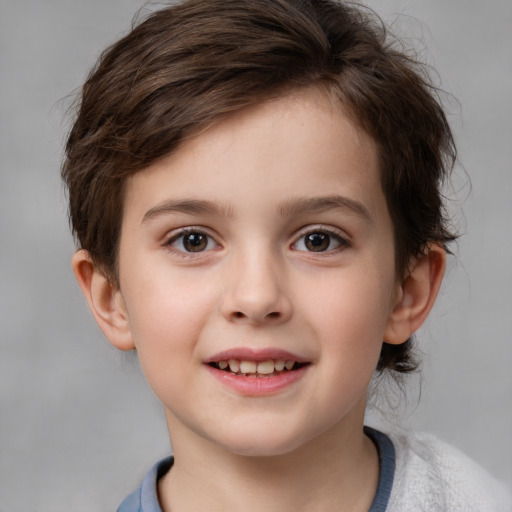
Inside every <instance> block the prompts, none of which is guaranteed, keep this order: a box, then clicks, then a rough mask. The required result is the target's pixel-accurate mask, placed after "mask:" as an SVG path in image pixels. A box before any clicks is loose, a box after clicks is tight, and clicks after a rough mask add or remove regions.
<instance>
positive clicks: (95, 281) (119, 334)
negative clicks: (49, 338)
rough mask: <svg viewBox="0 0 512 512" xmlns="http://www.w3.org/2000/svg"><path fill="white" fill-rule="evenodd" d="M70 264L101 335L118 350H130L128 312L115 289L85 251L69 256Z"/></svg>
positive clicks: (116, 288)
mask: <svg viewBox="0 0 512 512" xmlns="http://www.w3.org/2000/svg"><path fill="white" fill-rule="evenodd" d="M71 265H72V267H73V272H74V274H75V277H76V279H77V281H78V284H79V285H80V288H81V289H82V292H83V294H84V295H85V298H86V300H87V303H88V304H89V308H90V309H91V312H92V314H93V316H94V318H95V320H96V322H97V323H98V326H99V327H100V329H101V330H102V331H103V334H104V335H105V336H106V337H107V339H108V340H109V341H110V343H112V345H114V347H117V348H118V349H120V350H132V349H134V348H135V343H134V341H133V336H132V333H131V329H130V323H129V321H128V314H127V311H126V306H125V304H124V301H123V297H122V296H121V292H120V290H119V288H118V287H116V286H114V285H113V284H112V283H111V282H110V280H109V279H108V278H107V277H106V276H105V274H104V273H103V272H102V271H101V270H100V269H98V268H97V267H96V266H95V265H94V263H93V262H92V259H91V257H90V255H89V253H88V252H87V251H85V250H79V251H77V252H76V253H75V254H74V255H73V258H72V260H71Z"/></svg>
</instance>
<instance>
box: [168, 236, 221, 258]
mask: <svg viewBox="0 0 512 512" xmlns="http://www.w3.org/2000/svg"><path fill="white" fill-rule="evenodd" d="M166 245H168V246H170V247H172V248H173V249H176V250H177V251H179V252H188V253H191V252H204V251H210V250H211V249H214V248H215V247H216V243H215V240H213V238H212V237H211V236H208V235H207V234H206V233H202V232H201V231H182V232H181V233H178V234H177V235H175V236H174V237H172V238H171V239H170V240H169V242H167V244H166Z"/></svg>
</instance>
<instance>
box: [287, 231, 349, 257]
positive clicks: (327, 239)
mask: <svg viewBox="0 0 512 512" xmlns="http://www.w3.org/2000/svg"><path fill="white" fill-rule="evenodd" d="M349 245H350V244H349V243H348V242H347V241H346V240H345V239H344V238H342V237H341V236H340V235H339V234H337V233H334V232H331V231H320V230H318V231H313V230H311V231H310V232H309V233H306V234H305V235H303V236H301V237H300V238H299V239H298V240H297V241H296V242H295V243H294V244H293V246H292V248H293V249H294V250H295V251H306V252H327V251H334V250H336V249H340V248H342V247H349Z"/></svg>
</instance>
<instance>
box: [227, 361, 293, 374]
mask: <svg viewBox="0 0 512 512" xmlns="http://www.w3.org/2000/svg"><path fill="white" fill-rule="evenodd" d="M217 364H218V366H219V368H220V369H221V370H225V369H226V368H227V367H228V366H229V369H230V370H231V371H232V372H233V373H243V374H248V373H259V374H261V375H269V374H271V373H274V372H275V371H276V372H281V371H283V370H284V369H285V368H286V369H287V370H291V369H292V368H293V366H294V364H295V361H285V360H282V359H277V360H275V361H274V360H272V359H269V360H268V361H259V362H256V361H245V360H239V359H228V360H227V361H219V362H218V363H217Z"/></svg>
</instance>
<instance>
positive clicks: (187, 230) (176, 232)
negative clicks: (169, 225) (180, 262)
mask: <svg viewBox="0 0 512 512" xmlns="http://www.w3.org/2000/svg"><path fill="white" fill-rule="evenodd" d="M192 233H198V234H201V235H205V236H206V237H208V238H209V239H210V240H212V241H213V242H214V243H215V247H213V248H210V249H205V250H203V251H197V252H194V251H186V250H180V249H178V248H176V247H173V244H174V243H175V242H176V241H177V240H179V239H180V238H181V237H184V236H186V235H188V234H192ZM162 245H163V246H164V247H166V248H168V249H169V250H171V251H173V252H175V253H177V254H180V255H181V256H184V257H191V256H193V257H198V256H201V255H203V256H204V255H205V253H208V252H210V251H212V250H214V249H216V248H219V247H220V244H219V242H218V241H217V237H216V236H214V235H213V234H212V233H211V230H209V229H208V228H205V227H203V226H185V227H182V228H177V229H173V230H172V231H171V232H170V233H167V234H166V235H165V237H164V239H163V243H162Z"/></svg>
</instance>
